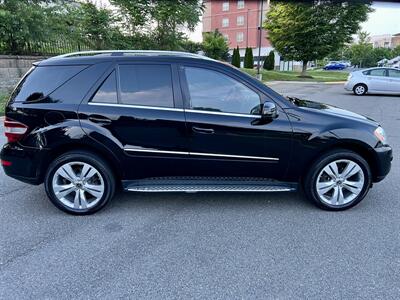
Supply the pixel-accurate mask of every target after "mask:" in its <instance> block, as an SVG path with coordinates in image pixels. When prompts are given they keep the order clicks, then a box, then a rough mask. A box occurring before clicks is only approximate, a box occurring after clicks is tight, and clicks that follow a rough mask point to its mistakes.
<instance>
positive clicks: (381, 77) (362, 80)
mask: <svg viewBox="0 0 400 300" xmlns="http://www.w3.org/2000/svg"><path fill="white" fill-rule="evenodd" d="M344 88H345V89H346V90H347V91H353V93H354V94H355V95H357V96H362V95H365V94H367V93H379V94H400V70H399V69H395V68H370V69H365V70H362V71H356V72H352V73H350V74H349V77H348V78H347V82H346V83H345V85H344Z"/></svg>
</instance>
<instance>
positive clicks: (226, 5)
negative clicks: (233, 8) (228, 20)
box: [222, 1, 229, 11]
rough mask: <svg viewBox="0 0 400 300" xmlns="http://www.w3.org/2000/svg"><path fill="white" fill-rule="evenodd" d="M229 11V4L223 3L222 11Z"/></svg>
mask: <svg viewBox="0 0 400 300" xmlns="http://www.w3.org/2000/svg"><path fill="white" fill-rule="evenodd" d="M228 10H229V2H227V1H226V2H223V3H222V11H228Z"/></svg>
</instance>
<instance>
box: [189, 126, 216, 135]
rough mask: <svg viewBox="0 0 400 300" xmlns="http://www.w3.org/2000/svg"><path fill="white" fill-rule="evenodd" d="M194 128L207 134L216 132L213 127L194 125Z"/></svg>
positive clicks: (195, 130)
mask: <svg viewBox="0 0 400 300" xmlns="http://www.w3.org/2000/svg"><path fill="white" fill-rule="evenodd" d="M192 130H193V131H194V132H197V133H205V134H213V133H214V129H211V128H200V127H192Z"/></svg>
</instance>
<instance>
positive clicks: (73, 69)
mask: <svg viewBox="0 0 400 300" xmlns="http://www.w3.org/2000/svg"><path fill="white" fill-rule="evenodd" d="M84 68H86V66H46V67H36V68H34V69H33V70H32V71H31V72H30V73H29V74H28V75H27V76H25V78H24V79H23V80H22V81H21V83H20V84H19V86H18V87H17V89H16V90H15V92H14V94H13V96H12V98H13V99H14V101H18V102H22V101H36V100H40V99H43V98H44V97H45V96H48V95H49V94H50V93H51V92H52V91H54V90H55V89H56V88H58V87H59V86H60V85H62V84H63V83H65V82H66V81H67V80H69V79H70V78H72V77H73V76H74V75H76V74H78V73H79V72H80V71H82V70H83V69H84Z"/></svg>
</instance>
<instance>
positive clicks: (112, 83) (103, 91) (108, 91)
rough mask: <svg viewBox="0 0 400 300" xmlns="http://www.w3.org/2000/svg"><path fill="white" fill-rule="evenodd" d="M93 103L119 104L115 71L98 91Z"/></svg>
mask: <svg viewBox="0 0 400 300" xmlns="http://www.w3.org/2000/svg"><path fill="white" fill-rule="evenodd" d="M92 102H97V103H99V102H100V103H117V102H118V99H117V81H116V77H115V71H113V72H112V73H111V74H110V75H109V76H108V77H107V78H106V80H104V82H103V84H102V85H101V86H100V88H99V89H98V90H97V92H96V94H94V96H93V98H92Z"/></svg>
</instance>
